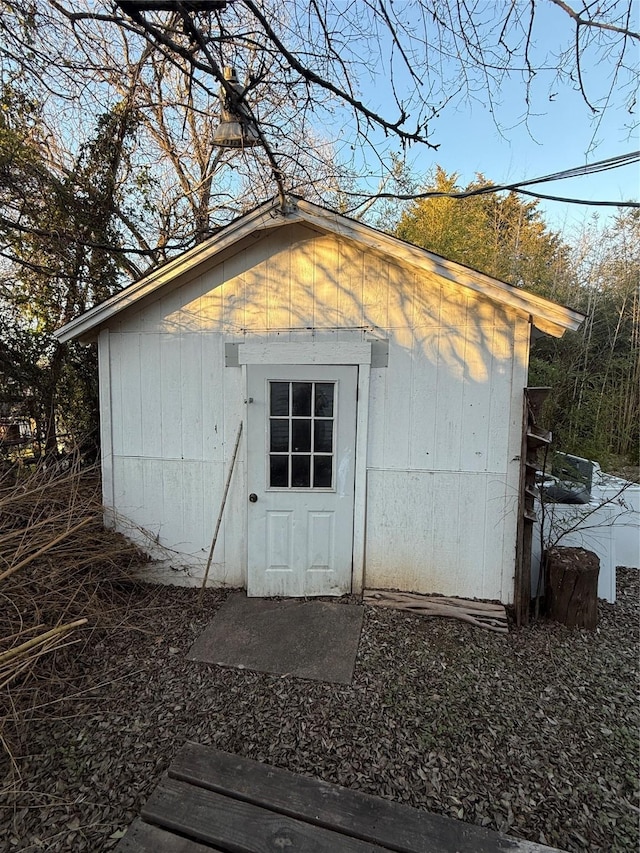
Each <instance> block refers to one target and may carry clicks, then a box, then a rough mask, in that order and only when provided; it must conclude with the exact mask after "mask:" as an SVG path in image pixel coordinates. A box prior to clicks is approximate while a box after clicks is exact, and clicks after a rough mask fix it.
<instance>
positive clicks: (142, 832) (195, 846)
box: [118, 818, 224, 853]
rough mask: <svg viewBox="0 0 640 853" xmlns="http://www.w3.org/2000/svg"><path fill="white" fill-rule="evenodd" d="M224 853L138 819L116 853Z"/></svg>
mask: <svg viewBox="0 0 640 853" xmlns="http://www.w3.org/2000/svg"><path fill="white" fill-rule="evenodd" d="M160 851H171V853H224V851H222V850H220V849H219V848H217V849H216V848H215V847H210V846H209V845H206V846H205V845H204V844H199V843H198V842H197V841H191V840H190V839H189V838H181V837H180V836H178V835H174V834H173V833H172V832H167V831H166V830H165V829H161V828H160V827H159V826H152V825H151V824H150V823H144V822H143V821H142V820H140V818H138V819H137V820H135V821H134V822H133V823H132V824H131V826H130V827H129V829H128V830H127V834H126V835H125V836H124V838H123V839H122V841H121V842H120V844H119V845H118V853H160Z"/></svg>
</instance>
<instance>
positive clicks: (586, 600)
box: [545, 548, 600, 631]
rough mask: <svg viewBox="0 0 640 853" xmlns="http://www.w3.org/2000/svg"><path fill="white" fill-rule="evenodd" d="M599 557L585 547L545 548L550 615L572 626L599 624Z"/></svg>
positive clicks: (548, 611)
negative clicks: (547, 549) (546, 549)
mask: <svg viewBox="0 0 640 853" xmlns="http://www.w3.org/2000/svg"><path fill="white" fill-rule="evenodd" d="M599 572H600V559H599V557H598V555H597V554H594V553H593V551H587V550H585V549H584V548H550V549H549V551H547V552H546V584H545V588H546V605H547V616H548V617H549V618H550V619H553V620H554V621H556V622H561V623H562V624H563V625H568V626H569V627H570V628H588V629H589V630H591V631H595V629H596V625H597V624H598V574H599Z"/></svg>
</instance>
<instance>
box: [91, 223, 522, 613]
mask: <svg viewBox="0 0 640 853" xmlns="http://www.w3.org/2000/svg"><path fill="white" fill-rule="evenodd" d="M163 293H164V295H160V296H159V297H158V298H154V301H153V302H151V303H150V304H146V305H145V304H143V305H141V306H135V307H134V308H132V309H130V310H129V311H128V312H123V313H122V314H121V315H119V317H118V318H117V320H114V321H113V323H112V325H111V327H110V334H109V335H108V347H107V340H106V338H105V341H104V342H103V341H102V338H101V366H102V367H103V370H102V374H103V380H102V381H103V383H106V382H107V381H109V382H110V390H109V394H110V397H111V402H112V415H111V418H112V420H111V426H110V429H111V442H112V447H113V461H112V462H110V461H109V460H108V459H107V458H105V466H106V473H107V475H108V476H109V477H111V475H112V476H113V493H114V502H115V506H116V508H117V511H118V513H119V514H120V515H121V516H125V517H127V518H128V519H129V520H130V521H131V522H132V523H134V524H136V525H138V526H140V527H144V528H145V529H147V530H149V531H150V532H151V534H152V535H153V536H155V537H157V539H158V542H159V543H160V544H161V545H163V546H165V547H167V548H172V549H175V550H176V551H179V552H180V553H181V554H182V555H183V556H182V557H181V558H180V559H181V560H182V562H183V563H185V564H186V565H188V566H190V567H191V571H192V573H193V574H194V576H197V575H198V574H200V573H201V572H202V566H203V563H204V562H205V561H206V556H207V553H208V548H209V545H210V537H211V534H212V530H213V525H214V521H215V516H216V513H217V509H218V506H219V501H220V497H221V493H222V489H223V483H224V478H225V474H226V466H227V464H228V460H229V456H230V453H231V449H232V446H233V442H234V438H235V433H236V430H237V426H238V423H239V420H240V418H241V417H242V413H243V399H244V394H245V391H244V387H245V386H244V380H243V370H242V368H225V366H224V343H225V341H237V342H244V343H249V342H254V343H258V342H266V341H269V342H279V341H281V342H301V341H316V342H321V341H326V342H332V343H335V344H336V345H337V344H339V343H340V342H347V341H349V342H358V341H363V340H371V339H375V338H386V339H388V340H389V364H388V367H387V368H375V367H373V368H371V372H370V387H369V430H368V448H367V454H366V463H367V467H368V475H367V495H366V504H367V518H366V552H365V564H366V567H365V579H364V583H365V585H366V586H368V587H376V586H378V587H385V586H387V587H398V588H402V589H415V590H419V591H423V592H441V593H445V594H449V595H477V596H482V597H489V598H501V599H502V600H504V601H508V600H510V599H511V597H512V586H513V582H512V575H513V564H514V556H515V531H516V513H515V505H516V497H517V484H518V464H519V463H518V459H517V455H518V453H519V449H520V435H519V430H520V423H521V407H522V389H523V387H524V385H525V382H526V361H527V355H528V350H527V347H528V329H529V326H528V320H527V317H526V316H524V315H518V314H516V312H515V311H514V310H513V309H510V308H508V309H507V308H504V307H501V306H498V305H496V304H494V303H492V302H490V301H489V300H488V299H487V298H486V297H484V296H482V295H480V294H477V293H475V292H472V291H470V290H467V289H466V288H462V287H460V286H458V285H455V284H453V283H451V282H449V281H447V280H445V279H442V278H439V277H437V276H435V275H433V274H427V273H424V272H418V271H416V269H415V268H412V267H402V266H401V265H400V264H398V263H396V262H395V261H394V260H393V259H392V258H389V257H383V256H380V255H378V254H376V253H375V252H373V251H364V250H363V249H362V248H361V247H357V246H356V245H355V244H353V243H350V242H348V241H346V240H342V239H338V238H337V237H336V236H334V235H320V234H318V233H316V232H314V231H312V230H311V229H309V228H307V227H305V226H302V225H292V226H289V227H286V228H282V229H279V230H276V231H274V232H273V233H271V234H270V235H269V236H268V237H266V238H263V239H260V240H257V241H256V240H253V239H250V240H246V241H245V242H244V243H243V244H241V245H239V246H238V247H237V251H236V252H235V254H232V255H231V256H228V257H226V258H224V259H223V260H222V261H220V262H219V263H217V264H216V265H215V266H213V267H212V268H211V269H209V270H208V271H205V272H202V273H201V274H199V275H197V276H194V275H192V278H191V280H189V281H187V282H185V283H183V284H182V285H180V283H179V282H178V283H177V286H173V287H172V289H171V290H169V291H165V292H163ZM105 352H107V353H108V355H105ZM105 363H108V365H109V370H108V371H105V370H104V364H105ZM107 377H108V379H107ZM105 388H106V386H105ZM106 393H107V391H106V390H104V388H103V394H106ZM360 404H361V405H362V404H366V403H363V401H362V400H361V401H360ZM103 428H104V424H103ZM103 447H105V448H107V447H108V442H107V443H105V442H104V439H103ZM244 464H245V463H244V449H242V450H241V454H240V457H239V459H238V463H237V466H238V470H237V471H236V473H235V476H234V483H233V485H232V488H231V490H230V494H229V504H228V506H227V510H226V512H225V519H224V524H223V529H222V534H221V539H220V541H219V543H218V546H217V549H216V556H215V559H214V572H215V577H216V578H217V580H218V581H219V582H223V581H224V582H227V583H231V584H242V583H244V567H245V565H246V555H245V538H246V537H245V524H246V495H245V490H244ZM105 500H108V493H107V492H105ZM362 503H364V502H362ZM360 527H361V528H362V524H361V525H360ZM177 559H178V558H177Z"/></svg>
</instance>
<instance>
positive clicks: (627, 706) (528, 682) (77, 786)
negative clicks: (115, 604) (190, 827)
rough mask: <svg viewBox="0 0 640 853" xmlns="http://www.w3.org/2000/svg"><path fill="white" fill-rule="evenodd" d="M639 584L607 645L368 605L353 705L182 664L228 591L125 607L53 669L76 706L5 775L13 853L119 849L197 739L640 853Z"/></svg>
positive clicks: (610, 624) (340, 690)
mask: <svg viewBox="0 0 640 853" xmlns="http://www.w3.org/2000/svg"><path fill="white" fill-rule="evenodd" d="M639 579H640V573H638V572H637V571H636V572H634V571H632V570H622V571H620V572H619V600H618V603H617V604H616V605H615V606H611V605H607V604H604V603H601V605H600V626H599V630H598V632H597V633H594V634H591V633H587V632H582V631H569V630H568V629H565V628H562V627H560V626H557V625H552V624H549V623H539V624H537V625H533V626H532V627H530V628H528V629H526V630H520V631H512V633H510V634H509V635H508V636H506V637H505V636H500V635H496V634H490V633H488V632H485V631H482V630H480V629H477V628H474V627H472V626H469V625H466V624H463V623H461V622H456V621H453V620H444V619H425V618H423V617H419V616H414V615H411V614H407V613H399V612H396V611H391V610H377V609H375V608H371V607H367V608H366V613H365V619H364V628H363V632H362V639H361V643H360V649H359V653H358V659H357V665H356V671H355V676H354V679H353V683H352V685H351V686H349V687H345V686H336V685H331V684H323V683H316V682H312V681H302V680H298V679H295V678H286V677H285V678H279V677H274V676H270V675H264V674H258V673H253V672H249V671H240V670H233V669H222V668H219V667H216V666H212V665H208V664H202V663H198V662H192V661H187V660H185V653H186V652H187V650H188V649H189V647H190V645H191V643H192V642H193V640H194V639H195V638H196V636H197V635H198V634H199V632H200V631H201V630H202V628H203V627H204V625H205V624H206V622H207V621H208V620H209V619H210V617H211V615H212V613H213V612H214V610H215V608H216V607H217V606H219V604H220V602H221V601H222V600H224V597H225V595H226V594H227V593H225V592H216V591H208V592H207V595H206V601H205V609H204V612H203V613H200V612H199V611H198V609H197V607H196V598H197V591H196V590H188V589H183V588H177V587H164V588H163V587H137V588H136V587H133V588H132V589H131V590H130V592H129V593H128V597H126V602H125V596H124V595H123V592H122V591H120V602H121V607H122V620H121V625H120V626H119V627H118V625H117V624H116V625H112V626H111V627H109V628H97V627H94V628H85V629H82V632H81V633H80V634H79V636H80V638H81V639H80V642H79V643H77V644H76V645H73V646H69V647H66V648H62V649H59V650H57V651H56V652H55V661H54V663H55V669H56V672H57V673H58V679H59V687H60V691H61V694H62V693H64V692H69V690H71V689H72V690H73V691H74V693H75V696H72V697H70V698H66V699H64V700H61V701H58V702H56V703H55V704H52V705H48V706H47V707H40V708H38V707H36V708H34V709H33V710H32V711H31V712H30V714H29V716H28V717H27V718H26V719H24V720H23V722H22V727H21V741H19V742H18V743H16V742H15V741H14V742H13V745H14V759H15V766H13V768H12V767H11V766H10V764H9V761H8V759H6V757H5V758H3V759H2V760H3V761H4V762H5V764H4V766H3V768H2V769H3V771H4V772H5V773H6V775H5V776H4V778H5V780H6V784H5V787H4V790H3V792H2V798H1V805H2V810H1V812H0V849H2V850H3V851H5V850H7V851H18V850H20V851H41V850H46V851H92V853H96V851H102V850H110V849H112V848H113V847H114V846H115V845H116V843H117V841H118V839H119V838H120V837H121V835H122V833H123V831H124V829H125V828H126V826H127V825H128V824H129V823H130V821H131V820H132V819H133V818H134V817H135V816H136V814H137V813H138V812H139V810H140V807H141V805H142V803H143V802H144V800H145V799H146V798H147V797H148V795H149V794H150V792H151V790H152V788H153V787H154V785H155V784H156V782H157V780H158V778H159V776H160V774H161V773H162V772H163V770H164V769H165V768H166V767H167V766H168V764H169V763H170V761H171V759H172V756H173V754H174V752H175V751H176V750H177V749H178V748H179V746H180V745H181V744H182V743H183V742H184V741H185V740H187V739H190V740H193V741H197V742H200V743H210V744H214V745H215V746H217V747H219V748H221V749H224V750H228V751H230V752H235V753H238V754H242V755H245V756H248V757H250V758H254V759H257V760H260V761H264V762H267V763H271V764H274V765H278V766H280V767H286V768H289V769H290V770H293V771H295V772H298V773H303V774H309V775H316V776H321V777H322V778H324V779H326V780H328V781H331V782H337V783H340V784H342V785H346V786H349V787H352V788H357V789H359V790H361V791H365V792H368V793H371V794H378V795H381V796H383V797H388V798H391V799H394V800H398V801H402V802H405V803H408V804H411V805H413V806H417V807H418V808H423V809H431V810H433V811H436V812H440V813H442V814H445V815H450V816H451V817H456V818H460V819H462V820H466V821H470V822H474V823H478V824H483V825H486V826H489V827H492V828H496V829H500V830H502V831H505V832H508V833H511V834H513V835H517V836H521V837H525V838H528V839H531V840H535V841H542V842H546V843H548V844H551V845H555V846H558V847H560V848H564V849H567V850H591V851H608V853H609V851H636V850H637V849H638V815H639V812H638V703H637V692H638V612H639V607H638V604H639V600H638V588H639V585H638V582H639ZM345 606H347V605H345ZM48 696H49V698H50V699H51V698H54V697H53V695H52V694H51V690H50V689H49V693H48ZM18 773H19V776H18V775H17V774H18Z"/></svg>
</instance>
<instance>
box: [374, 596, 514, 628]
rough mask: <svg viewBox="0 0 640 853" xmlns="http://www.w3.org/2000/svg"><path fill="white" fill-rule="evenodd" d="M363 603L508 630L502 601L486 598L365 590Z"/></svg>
mask: <svg viewBox="0 0 640 853" xmlns="http://www.w3.org/2000/svg"><path fill="white" fill-rule="evenodd" d="M363 603H364V604H369V605H372V606H374V607H391V608H393V609H394V610H406V611H408V612H410V613H417V614H418V615H422V616H445V617H449V618H452V619H461V620H462V621H463V622H468V623H470V624H471V625H475V626H476V627H478V628H485V629H486V630H487V631H496V632H497V633H499V634H507V633H508V632H509V623H508V621H507V612H506V610H505V608H504V605H502V604H495V603H492V602H489V601H471V600H469V599H465V598H447V597H446V596H443V595H421V594H419V593H415V592H388V591H387V590H373V589H371V590H365V592H364V595H363Z"/></svg>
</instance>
